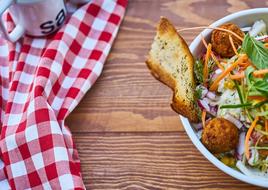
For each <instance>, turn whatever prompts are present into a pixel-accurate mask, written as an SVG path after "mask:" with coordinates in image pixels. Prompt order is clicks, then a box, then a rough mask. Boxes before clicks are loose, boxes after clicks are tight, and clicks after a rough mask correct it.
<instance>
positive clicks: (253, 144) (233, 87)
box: [194, 20, 268, 177]
mask: <svg viewBox="0 0 268 190" xmlns="http://www.w3.org/2000/svg"><path fill="white" fill-rule="evenodd" d="M202 41H203V43H204V46H205V47H206V52H204V54H202V55H200V57H198V58H197V59H196V63H195V65H194V74H195V80H196V82H197V87H196V90H195V97H196V99H197V104H198V107H199V108H200V110H201V114H200V115H201V118H202V119H201V120H202V122H200V123H198V124H196V125H194V127H195V128H196V130H197V131H198V133H197V134H198V135H199V138H200V139H201V141H202V143H203V144H204V145H205V146H206V147H207V148H208V149H209V150H210V151H211V152H212V153H213V154H214V155H215V156H216V157H217V158H218V159H219V160H221V161H222V162H223V163H224V164H226V165H228V166H230V167H233V168H235V169H237V170H240V171H241V172H243V173H244V174H246V175H258V176H264V177H268V174H267V173H268V36H267V29H266V23H265V22H264V21H262V20H258V21H256V22H255V23H254V24H253V26H251V27H245V28H239V27H238V26H237V25H235V24H233V23H226V24H224V25H222V26H220V27H219V28H215V29H214V30H213V32H212V36H211V39H210V41H209V42H206V41H205V39H203V40H202Z"/></svg>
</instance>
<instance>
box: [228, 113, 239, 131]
mask: <svg viewBox="0 0 268 190" xmlns="http://www.w3.org/2000/svg"><path fill="white" fill-rule="evenodd" d="M224 118H225V119H227V120H228V121H230V122H232V123H233V124H234V125H235V126H236V127H237V128H238V129H241V127H242V126H243V124H242V123H241V122H240V121H239V120H238V119H236V118H235V117H234V116H232V115H231V114H229V113H227V114H226V115H225V116H224Z"/></svg>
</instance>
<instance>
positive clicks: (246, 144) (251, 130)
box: [245, 116, 259, 159]
mask: <svg viewBox="0 0 268 190" xmlns="http://www.w3.org/2000/svg"><path fill="white" fill-rule="evenodd" d="M258 120H259V117H258V116H257V117H256V118H255V119H254V121H253V122H252V124H251V126H250V127H249V129H248V132H247V134H246V139H245V155H246V157H247V159H249V157H250V154H249V139H250V136H251V134H252V132H253V129H254V128H255V126H256V124H257V122H258Z"/></svg>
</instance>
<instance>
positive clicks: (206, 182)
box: [74, 132, 258, 190]
mask: <svg viewBox="0 0 268 190" xmlns="http://www.w3.org/2000/svg"><path fill="white" fill-rule="evenodd" d="M74 139H75V142H76V144H77V148H78V152H79V155H80V159H81V167H82V171H83V177H84V182H85V185H86V187H87V189H102V190H105V189H150V190H151V189H238V188H240V189H258V188H257V187H254V186H251V185H247V184H246V183H243V182H240V181H238V180H236V179H234V178H232V177H230V176H228V175H226V174H224V173H223V172H221V171H220V170H219V169H218V168H216V167H215V166H213V165H212V164H211V163H210V162H209V161H207V160H206V159H205V158H204V157H203V156H202V155H201V154H200V153H199V152H198V150H197V149H196V148H195V147H194V145H193V144H192V143H191V141H190V140H189V138H188V137H187V135H186V134H185V133H184V132H170V133H168V132H165V133H103V134H101V135H100V133H74Z"/></svg>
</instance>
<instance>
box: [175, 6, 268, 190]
mask: <svg viewBox="0 0 268 190" xmlns="http://www.w3.org/2000/svg"><path fill="white" fill-rule="evenodd" d="M260 13H265V14H268V8H254V9H247V10H243V11H239V12H236V13H232V14H229V15H227V16H225V17H223V18H221V19H219V20H217V21H215V22H213V23H212V24H211V25H210V26H212V27H216V26H219V25H221V24H223V23H226V22H230V21H231V20H233V19H236V18H239V17H242V16H246V15H252V14H260ZM211 31H212V30H211V29H205V30H203V31H201V32H200V34H199V35H198V36H197V37H196V38H195V39H194V40H193V41H192V43H191V44H190V51H191V52H193V51H194V50H195V48H196V47H197V46H198V45H199V43H201V34H202V35H203V36H204V37H206V36H207V35H209V34H210V33H211ZM180 119H181V121H182V124H183V127H184V129H185V131H186V133H187V135H188V136H189V138H190V139H191V141H192V142H193V144H194V145H195V146H196V148H197V149H198V150H199V151H200V152H201V154H203V156H205V157H206V158H207V159H208V160H209V161H210V162H211V163H212V164H213V165H215V166H216V167H217V168H219V169H220V170H222V171H223V172H224V173H226V174H228V175H230V176H232V177H234V178H236V179H238V180H241V181H243V182H246V183H249V184H252V185H256V186H261V187H266V188H267V187H268V180H267V181H265V180H264V179H263V178H262V179H260V178H258V177H256V176H254V177H253V176H247V175H245V174H243V173H242V172H239V171H237V170H234V169H232V168H231V167H228V166H226V165H225V164H223V163H222V162H221V161H219V160H218V159H217V158H216V157H215V156H214V155H213V154H212V153H210V152H209V151H208V150H207V148H206V147H205V146H204V145H203V144H202V143H201V141H200V140H199V139H198V137H197V135H196V133H195V131H194V130H193V128H192V127H191V124H190V122H189V120H188V119H187V118H185V117H183V116H181V115H180Z"/></svg>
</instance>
